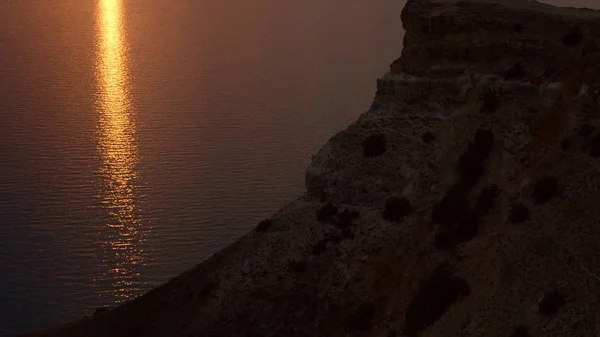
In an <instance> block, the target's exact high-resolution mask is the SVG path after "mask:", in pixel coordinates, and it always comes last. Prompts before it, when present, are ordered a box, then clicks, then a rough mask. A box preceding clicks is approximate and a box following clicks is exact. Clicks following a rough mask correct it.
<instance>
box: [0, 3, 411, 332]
mask: <svg viewBox="0 0 600 337" xmlns="http://www.w3.org/2000/svg"><path fill="white" fill-rule="evenodd" d="M401 6H402V2H401V1H397V0H370V1H365V0H328V1H322V0H305V1H297V2H294V1H280V0H256V1H246V0H219V1H213V0H30V1H22V0H2V1H1V2H0V50H1V52H0V240H1V245H0V275H1V277H0V336H5V335H12V334H15V333H17V332H23V331H27V330H31V329H37V328H41V327H45V326H48V325H52V324H56V323H59V322H61V321H64V320H68V319H72V318H74V317H81V316H83V315H86V314H90V313H91V312H93V310H94V309H95V308H98V307H100V306H105V305H115V304H117V303H120V302H122V301H124V300H126V299H130V298H132V297H135V296H137V295H139V294H141V293H142V292H144V291H147V290H149V289H150V288H152V287H154V286H157V285H158V284H160V283H162V282H165V281H167V280H168V279H169V278H171V277H173V276H175V275H177V274H178V273H179V272H181V271H183V270H185V269H188V268H190V267H192V266H194V265H195V264H196V263H199V262H201V261H202V260H204V259H205V258H207V257H208V256H210V255H211V254H212V253H214V252H215V251H217V250H218V249H220V248H222V247H224V246H225V245H227V244H228V243H231V242H232V241H233V240H235V239H236V238H238V237H240V236H241V235H243V234H245V233H247V232H248V231H249V230H250V229H251V228H252V227H254V226H255V224H256V223H257V222H258V221H259V220H261V219H262V218H264V217H267V216H269V215H270V214H272V213H274V212H275V211H276V210H277V209H278V208H279V207H280V206H282V205H284V204H285V203H287V202H289V201H291V200H293V199H294V198H295V197H297V196H298V195H300V193H302V191H303V179H304V178H303V177H304V170H305V168H306V166H307V164H308V162H309V160H310V156H311V155H312V154H313V153H314V152H316V150H317V149H318V148H319V147H320V146H321V145H322V144H323V143H325V142H326V141H327V139H328V138H329V137H330V136H331V135H332V134H333V133H334V132H336V131H337V130H340V129H341V128H343V127H345V126H346V125H347V124H348V123H350V122H351V121H352V120H353V119H355V118H356V117H357V116H358V115H359V114H360V113H362V112H364V111H365V110H366V109H367V107H368V106H369V105H370V102H371V99H372V97H373V94H374V91H375V80H376V78H377V76H379V75H381V74H383V73H384V72H385V71H386V70H387V69H388V64H389V63H391V62H392V61H393V60H394V59H395V58H396V57H397V56H398V55H399V54H400V48H401V41H402V30H401V23H400V21H399V15H400V10H401Z"/></svg>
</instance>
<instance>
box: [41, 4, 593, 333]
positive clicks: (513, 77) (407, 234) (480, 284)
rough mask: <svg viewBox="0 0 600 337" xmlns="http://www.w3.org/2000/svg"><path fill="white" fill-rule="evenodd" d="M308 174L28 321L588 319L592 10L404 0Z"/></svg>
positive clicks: (86, 324)
mask: <svg viewBox="0 0 600 337" xmlns="http://www.w3.org/2000/svg"><path fill="white" fill-rule="evenodd" d="M402 20H403V23H404V27H405V30H406V36H405V38H404V50H403V52H402V57H401V58H400V59H399V60H397V61H396V62H394V63H393V64H392V66H391V70H390V72H389V73H387V74H386V75H384V76H383V77H382V78H380V79H379V80H378V86H377V94H376V97H375V99H374V102H373V104H372V107H371V108H370V110H369V111H368V112H366V113H365V114H363V115H362V116H360V118H359V119H358V120H357V121H356V122H355V123H354V124H352V125H350V126H349V127H348V128H347V129H346V130H344V131H341V132H340V133H338V134H337V135H335V136H334V137H333V138H332V139H331V140H330V141H329V142H328V143H327V144H326V145H325V146H324V147H323V148H322V149H321V150H320V151H319V152H318V153H317V154H316V155H315V156H314V158H313V160H312V163H311V165H310V167H309V168H308V170H307V173H306V194H305V196H303V197H301V198H299V199H298V200H297V201H295V202H293V203H291V204H289V205H287V206H285V207H284V208H282V209H281V210H280V211H279V212H278V213H277V214H275V215H274V216H273V217H272V218H271V219H268V220H265V221H263V222H261V223H260V224H259V225H258V226H257V227H256V228H255V229H254V230H253V231H252V232H251V233H249V234H248V235H246V236H245V237H243V238H241V239H240V240H238V241H237V242H236V243H235V244H233V245H231V246H229V247H228V248H226V249H224V250H223V251H221V252H220V253H218V254H216V255H214V256H213V257H211V258H210V259H208V260H207V261H205V262H203V263H201V264H199V265H198V266H196V267H195V268H194V269H192V270H190V271H187V272H185V273H183V274H181V275H180V276H178V277H177V278H175V279H173V280H172V281H170V282H169V283H167V284H165V285H163V286H161V287H159V288H157V289H154V290H152V291H151V292H149V293H148V294H146V295H144V296H142V297H140V298H138V299H136V300H134V301H132V302H131V303H127V304H125V305H123V306H121V307H118V308H115V309H112V310H109V311H107V312H103V313H99V314H98V315H95V316H93V317H91V318H86V319H83V320H81V321H77V322H73V323H70V324H67V325H64V326H61V327H57V328H55V329H50V330H47V331H44V332H40V333H36V334H32V335H31V336H48V337H50V336H65V337H66V336H86V337H94V336H107V337H108V336H110V337H119V336H146V337H150V336H203V337H209V336H214V337H217V336H219V337H220V336H273V337H274V336H390V337H391V336H409V337H413V336H486V337H495V336H503V337H505V336H514V337H521V336H565V337H566V336H569V337H570V336H599V335H600V295H599V294H600V246H599V245H598V242H600V207H598V206H597V205H596V204H597V203H598V196H599V195H600V110H599V107H600V69H599V68H600V48H599V46H600V13H599V12H595V11H591V10H583V9H579V10H576V9H558V8H555V7H552V6H548V5H542V4H539V3H536V2H531V1H526V0H522V1H519V0H472V1H456V0H409V1H408V3H407V4H406V7H405V9H404V11H403V13H402Z"/></svg>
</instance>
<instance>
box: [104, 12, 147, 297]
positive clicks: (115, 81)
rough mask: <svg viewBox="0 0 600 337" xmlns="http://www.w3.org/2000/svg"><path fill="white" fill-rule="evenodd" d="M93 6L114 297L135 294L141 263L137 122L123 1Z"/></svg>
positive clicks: (141, 233)
mask: <svg viewBox="0 0 600 337" xmlns="http://www.w3.org/2000/svg"><path fill="white" fill-rule="evenodd" d="M98 1H99V2H98V8H97V20H96V21H97V27H98V43H97V60H96V62H97V64H96V77H97V82H98V88H97V106H98V116H99V130H98V131H99V132H98V134H99V142H98V149H99V152H100V153H101V156H102V160H103V164H102V168H101V172H100V173H101V176H102V177H103V179H104V181H103V183H104V185H103V187H102V189H101V192H100V193H101V194H102V195H101V197H102V200H103V203H104V205H103V206H104V208H105V209H107V210H108V212H109V215H110V222H109V223H108V224H107V225H108V227H109V228H108V232H109V234H108V237H107V238H106V239H103V240H105V242H104V246H105V251H106V252H107V256H106V258H107V263H108V264H109V266H110V269H109V270H108V271H107V272H106V274H105V275H104V277H105V278H109V279H111V280H113V290H114V296H115V297H116V302H117V303H118V302H122V301H124V300H127V299H130V298H132V297H135V296H136V295H138V293H139V291H140V289H139V286H138V285H136V282H135V280H136V279H138V278H139V276H140V275H139V272H137V271H136V270H137V269H138V268H136V265H139V264H142V263H143V262H144V253H143V251H142V250H141V249H140V248H139V244H140V242H141V241H142V240H143V228H142V223H141V220H140V218H139V216H138V213H139V209H138V206H137V204H136V194H135V193H136V190H135V187H136V186H135V180H136V178H137V174H136V164H137V162H138V153H137V146H136V139H135V133H136V127H135V121H134V119H133V108H132V104H131V97H130V92H129V72H128V67H127V53H126V42H125V31H124V26H123V20H124V19H123V3H122V1H123V0H98Z"/></svg>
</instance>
